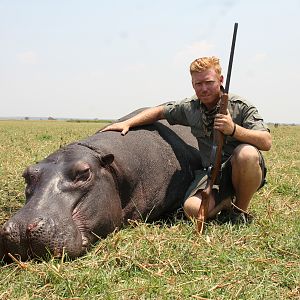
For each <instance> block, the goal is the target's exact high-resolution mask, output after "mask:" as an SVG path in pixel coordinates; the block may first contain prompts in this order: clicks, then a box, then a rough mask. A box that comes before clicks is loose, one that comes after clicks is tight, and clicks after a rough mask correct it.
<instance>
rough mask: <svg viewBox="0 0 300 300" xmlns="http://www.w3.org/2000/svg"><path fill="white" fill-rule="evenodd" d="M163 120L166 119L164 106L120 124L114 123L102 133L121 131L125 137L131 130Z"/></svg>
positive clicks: (144, 111) (144, 112)
mask: <svg viewBox="0 0 300 300" xmlns="http://www.w3.org/2000/svg"><path fill="white" fill-rule="evenodd" d="M161 119H165V116H164V106H163V105H160V106H155V107H151V108H147V109H145V110H143V111H142V112H140V113H139V114H137V115H135V116H133V117H131V118H130V119H127V120H125V121H122V122H118V123H113V124H111V125H109V126H107V127H105V128H104V129H102V130H101V131H109V130H113V131H121V134H122V135H125V134H126V133H127V132H128V131H129V129H130V128H133V127H137V126H141V125H148V124H152V123H154V122H156V121H158V120H161Z"/></svg>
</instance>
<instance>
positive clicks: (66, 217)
mask: <svg viewBox="0 0 300 300" xmlns="http://www.w3.org/2000/svg"><path fill="white" fill-rule="evenodd" d="M129 116H132V114H130V115H129ZM129 116H128V117H129ZM125 118H126V117H125ZM125 118H123V119H125ZM199 166H200V159H199V155H198V150H197V141H196V139H195V138H194V137H193V136H192V134H191V132H190V129H189V128H188V127H184V126H177V125H176V126H169V125H168V124H167V123H166V122H165V121H160V122H156V123H154V124H153V125H149V126H142V127H139V128H135V129H133V130H130V131H129V132H128V134H127V135H125V136H122V135H121V134H120V133H119V132H113V131H108V132H98V133H96V134H95V135H93V136H91V137H89V138H87V139H85V140H82V141H79V142H75V143H72V144H70V145H67V146H66V147H64V148H61V149H59V150H57V151H56V152H54V153H53V154H50V155H49V156H48V157H47V158H45V159H44V160H42V161H41V162H39V163H37V164H35V165H32V166H29V167H28V168H27V169H26V170H25V171H24V174H23V177H24V178H25V181H26V184H27V185H26V189H25V194H26V203H25V205H24V207H23V208H21V209H20V210H19V211H18V212H17V213H16V214H15V215H14V216H13V217H12V218H11V219H9V220H8V221H7V222H6V223H5V224H4V225H3V227H2V229H0V230H1V231H0V256H1V257H0V259H1V258H3V257H4V259H7V258H8V253H10V254H12V255H13V256H16V257H18V258H20V259H21V260H27V259H29V258H32V257H43V258H44V257H46V256H47V254H49V253H50V254H52V255H55V256H60V255H61V254H62V252H63V249H64V251H65V253H67V254H68V256H69V257H70V258H75V257H78V256H80V255H83V254H84V253H85V252H86V250H87V249H88V248H89V246H90V245H92V244H93V243H95V242H96V241H97V239H99V237H106V236H107V235H108V234H109V233H111V232H113V231H114V230H115V229H117V228H120V227H121V226H122V224H126V222H127V221H128V220H129V219H142V220H147V221H153V220H157V219H159V218H161V217H162V216H164V215H165V214H167V213H170V212H173V211H174V210H176V209H177V208H178V207H180V205H181V201H182V199H183V197H184V194H185V191H186V189H187V188H188V186H189V184H190V182H191V181H192V180H193V171H194V169H196V168H199Z"/></svg>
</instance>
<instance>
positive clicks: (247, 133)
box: [233, 125, 272, 151]
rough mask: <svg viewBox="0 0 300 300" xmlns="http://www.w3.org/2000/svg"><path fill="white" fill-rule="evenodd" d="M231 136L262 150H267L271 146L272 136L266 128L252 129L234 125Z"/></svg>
mask: <svg viewBox="0 0 300 300" xmlns="http://www.w3.org/2000/svg"><path fill="white" fill-rule="evenodd" d="M233 136H234V138H235V139H237V140H238V141H240V142H243V143H247V144H251V145H253V146H255V147H256V148H257V149H259V150H262V151H269V150H270V149H271V146H272V136H271V134H270V133H269V132H268V131H267V130H264V131H262V130H253V129H247V128H244V127H241V126H239V125H236V130H235V132H234V135H233Z"/></svg>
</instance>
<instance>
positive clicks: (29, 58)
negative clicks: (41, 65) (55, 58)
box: [17, 51, 38, 65]
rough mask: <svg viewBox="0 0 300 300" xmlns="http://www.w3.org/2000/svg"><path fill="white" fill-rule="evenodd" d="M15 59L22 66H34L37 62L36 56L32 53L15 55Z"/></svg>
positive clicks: (26, 52)
mask: <svg viewBox="0 0 300 300" xmlns="http://www.w3.org/2000/svg"><path fill="white" fill-rule="evenodd" d="M17 59H18V61H19V62H21V63H23V64H29V65H35V64H36V63H37V61H38V59H37V54H36V53H35V52H33V51H25V52H21V53H18V54H17Z"/></svg>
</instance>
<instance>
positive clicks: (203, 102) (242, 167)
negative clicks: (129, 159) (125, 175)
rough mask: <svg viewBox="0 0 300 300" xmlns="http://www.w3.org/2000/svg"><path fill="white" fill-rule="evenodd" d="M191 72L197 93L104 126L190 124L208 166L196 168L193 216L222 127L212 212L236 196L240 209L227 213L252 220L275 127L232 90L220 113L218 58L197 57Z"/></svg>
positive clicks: (189, 200) (190, 196)
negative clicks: (215, 134) (163, 121)
mask: <svg viewBox="0 0 300 300" xmlns="http://www.w3.org/2000/svg"><path fill="white" fill-rule="evenodd" d="M190 73H191V77H192V85H193V88H194V90H195V93H196V95H195V96H193V97H191V98H186V99H184V100H182V101H179V102H170V103H167V104H165V105H162V106H158V107H153V108H149V109H146V110H144V111H143V112H141V113H139V114H138V115H136V116H134V117H132V118H130V119H128V120H126V121H123V122H119V123H115V124H112V125H110V126H108V127H106V128H105V129H103V131H107V130H116V131H121V133H122V135H125V134H126V133H127V132H128V131H129V129H130V128H132V127H135V126H139V125H146V124H151V123H153V122H155V121H157V120H160V119H166V120H167V121H168V122H169V123H170V124H171V125H174V124H180V125H185V126H190V127H191V132H192V133H193V135H194V136H195V137H196V138H197V141H198V145H199V151H200V156H201V159H202V166H203V169H202V170H199V171H197V172H196V174H195V180H194V182H193V183H192V184H191V186H190V188H189V189H188V191H187V193H186V197H185V199H184V204H183V208H184V211H185V213H186V215H187V216H189V217H191V218H193V217H197V215H198V211H199V208H200V204H201V201H202V199H201V190H203V189H204V188H205V185H206V179H207V176H206V175H207V167H208V166H209V164H210V152H211V146H212V142H213V136H212V134H213V128H215V129H217V130H220V131H221V132H222V133H223V134H224V135H225V136H226V141H225V143H224V148H223V152H224V154H223V157H222V162H223V164H222V170H221V175H220V178H219V179H218V184H219V188H218V191H217V192H214V196H213V197H211V199H210V200H209V209H208V215H209V217H213V216H214V214H216V209H214V208H215V207H216V205H217V204H218V205H219V204H220V203H228V201H230V203H231V200H232V199H235V201H234V209H233V210H231V213H230V214H227V218H229V219H228V220H229V221H231V222H232V223H240V222H247V221H249V219H248V217H249V215H248V214H247V210H248V207H249V203H250V200H251V198H252V196H253V195H254V193H255V192H256V191H257V190H258V189H259V188H261V187H262V186H263V184H264V181H265V175H266V168H265V165H264V160H263V156H262V154H261V152H260V151H259V150H262V151H268V150H270V148H271V144H272V139H271V135H270V132H269V129H268V127H267V126H266V124H265V123H264V122H263V119H262V118H261V117H260V115H259V114H258V111H257V109H256V108H255V107H254V106H253V105H251V104H250V103H249V102H247V101H246V100H244V99H243V98H241V97H239V96H237V95H233V94H229V99H228V113H227V115H222V114H218V108H219V105H218V104H219V101H220V97H221V96H222V93H223V86H222V84H223V81H224V78H223V75H222V74H221V66H220V62H219V59H218V58H216V57H202V58H199V59H196V60H195V61H193V62H192V63H191V65H190ZM218 207H222V205H221V206H220V205H219V206H218ZM224 207H225V206H224Z"/></svg>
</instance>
